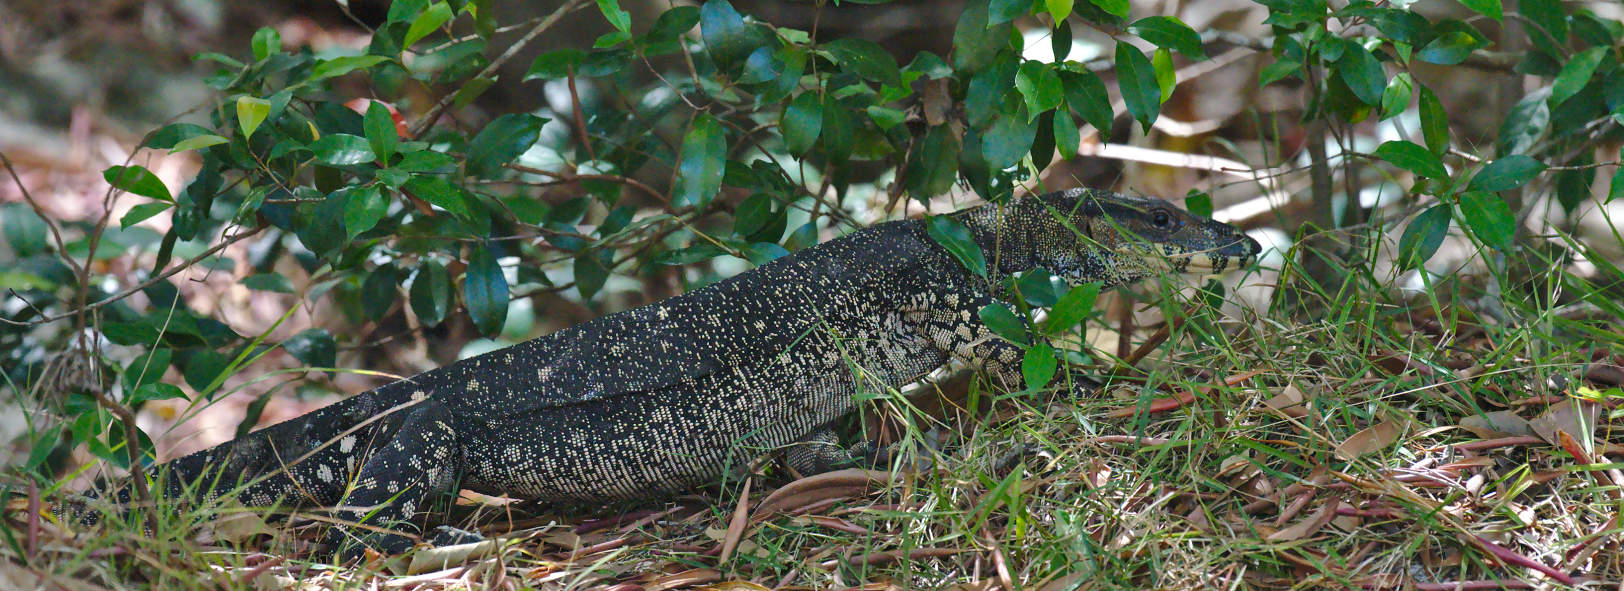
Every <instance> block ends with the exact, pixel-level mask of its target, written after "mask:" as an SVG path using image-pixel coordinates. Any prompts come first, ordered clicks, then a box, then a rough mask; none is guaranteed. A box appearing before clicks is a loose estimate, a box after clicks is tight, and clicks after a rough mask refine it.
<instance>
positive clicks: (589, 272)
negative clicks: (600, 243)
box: [575, 251, 609, 301]
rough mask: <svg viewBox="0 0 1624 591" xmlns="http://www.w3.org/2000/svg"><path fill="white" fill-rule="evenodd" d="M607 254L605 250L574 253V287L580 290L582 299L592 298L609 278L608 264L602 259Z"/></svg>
mask: <svg viewBox="0 0 1624 591" xmlns="http://www.w3.org/2000/svg"><path fill="white" fill-rule="evenodd" d="M608 254H609V253H608V252H607V251H604V252H595V251H583V252H581V253H580V254H577V255H575V289H576V290H579V291H580V292H581V299H582V300H583V301H584V300H590V299H592V296H593V295H594V294H597V293H598V291H599V290H601V289H603V284H604V282H606V281H608V280H609V265H608V262H607V261H605V260H604V257H605V256H606V255H608Z"/></svg>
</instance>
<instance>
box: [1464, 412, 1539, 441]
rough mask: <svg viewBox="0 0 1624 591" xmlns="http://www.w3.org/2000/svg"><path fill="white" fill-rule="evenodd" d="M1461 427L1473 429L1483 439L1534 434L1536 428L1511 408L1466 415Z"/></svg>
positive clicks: (1468, 429) (1473, 432)
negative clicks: (1510, 409)
mask: <svg viewBox="0 0 1624 591" xmlns="http://www.w3.org/2000/svg"><path fill="white" fill-rule="evenodd" d="M1460 428H1462V429H1465V430H1467V431H1471V432H1472V434H1473V435H1476V436H1478V437H1481V438H1483V439H1498V438H1501V437H1517V436H1520V435H1533V434H1534V429H1533V428H1532V427H1530V426H1529V425H1528V419H1525V418H1522V416H1520V415H1518V414H1517V413H1516V412H1514V411H1509V410H1497V411H1494V412H1491V413H1485V414H1482V415H1472V416H1469V417H1466V418H1464V419H1461V420H1460Z"/></svg>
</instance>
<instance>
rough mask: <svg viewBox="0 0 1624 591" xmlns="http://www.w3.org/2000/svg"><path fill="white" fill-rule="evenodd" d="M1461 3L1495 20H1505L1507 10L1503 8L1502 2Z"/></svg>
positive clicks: (1469, 0) (1473, 0)
mask: <svg viewBox="0 0 1624 591" xmlns="http://www.w3.org/2000/svg"><path fill="white" fill-rule="evenodd" d="M1460 3H1461V4H1463V5H1465V6H1466V7H1467V8H1470V9H1472V10H1474V11H1476V12H1477V13H1478V14H1481V15H1483V16H1486V17H1489V18H1492V19H1494V20H1501V19H1503V18H1505V10H1504V9H1503V8H1501V6H1500V0H1460Z"/></svg>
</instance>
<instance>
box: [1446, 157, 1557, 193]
mask: <svg viewBox="0 0 1624 591" xmlns="http://www.w3.org/2000/svg"><path fill="white" fill-rule="evenodd" d="M1545 169H1546V166H1545V164H1544V163H1542V162H1540V161H1538V160H1535V159H1533V158H1529V157H1528V156H1524V155H1522V154H1513V155H1510V156H1506V157H1504V158H1501V159H1499V160H1495V161H1494V162H1490V163H1489V164H1488V166H1484V167H1483V170H1479V171H1477V174H1476V175H1474V176H1473V177H1472V182H1471V183H1470V184H1468V185H1467V186H1466V188H1467V189H1468V190H1471V191H1488V192H1498V191H1510V190H1512V189H1515V188H1517V187H1521V186H1523V185H1524V184H1527V183H1528V181H1531V180H1533V179H1534V177H1536V176H1539V173H1541V172H1545Z"/></svg>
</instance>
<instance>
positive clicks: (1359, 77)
mask: <svg viewBox="0 0 1624 591" xmlns="http://www.w3.org/2000/svg"><path fill="white" fill-rule="evenodd" d="M1342 45H1343V50H1342V57H1341V58H1339V59H1337V60H1336V72H1337V75H1338V76H1341V77H1342V82H1343V83H1345V84H1347V85H1348V89H1349V90H1352V91H1353V95H1354V96H1356V97H1359V100H1360V101H1363V102H1364V103H1365V104H1367V105H1372V106H1375V105H1380V104H1381V101H1382V90H1383V89H1385V88H1387V73H1386V72H1385V71H1383V70H1382V63H1381V62H1379V61H1377V60H1376V56H1375V55H1372V54H1371V53H1370V51H1369V50H1367V49H1365V46H1363V45H1360V44H1358V43H1354V42H1352V41H1348V42H1345V43H1343V44H1342Z"/></svg>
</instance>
